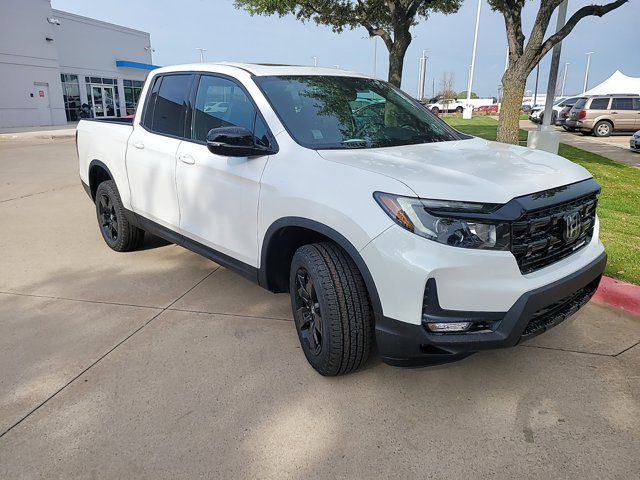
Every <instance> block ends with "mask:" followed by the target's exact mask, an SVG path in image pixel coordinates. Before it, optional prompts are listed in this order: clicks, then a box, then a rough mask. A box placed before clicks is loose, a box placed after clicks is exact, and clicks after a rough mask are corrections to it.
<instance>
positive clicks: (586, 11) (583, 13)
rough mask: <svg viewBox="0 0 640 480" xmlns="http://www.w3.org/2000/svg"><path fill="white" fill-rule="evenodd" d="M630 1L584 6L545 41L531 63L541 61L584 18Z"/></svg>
mask: <svg viewBox="0 0 640 480" xmlns="http://www.w3.org/2000/svg"><path fill="white" fill-rule="evenodd" d="M628 1H629V0H616V1H615V2H611V3H607V4H606V5H587V6H585V7H582V8H581V9H579V10H578V11H576V13H574V14H573V15H572V16H571V18H570V19H569V21H567V23H565V25H564V27H562V28H561V29H560V30H558V31H557V32H556V33H554V34H553V35H551V36H550V37H549V38H547V39H546V40H545V42H544V43H543V44H542V47H541V49H540V52H539V53H538V55H537V56H536V58H535V59H534V61H533V62H532V63H531V65H535V64H536V63H537V62H539V61H540V60H541V59H542V57H544V56H545V55H546V54H547V53H548V52H549V50H551V49H552V48H553V47H554V46H555V45H556V44H557V43H559V42H561V41H562V40H564V38H566V37H567V35H569V34H570V33H571V31H572V30H573V29H574V27H575V26H576V25H577V24H578V22H579V21H580V20H582V19H583V18H585V17H589V16H595V17H602V16H603V15H605V14H607V13H609V12H610V11H612V10H615V9H616V8H618V7H620V6H622V5H624V4H625V3H627V2H628Z"/></svg>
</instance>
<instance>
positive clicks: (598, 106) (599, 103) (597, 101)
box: [589, 98, 609, 110]
mask: <svg viewBox="0 0 640 480" xmlns="http://www.w3.org/2000/svg"><path fill="white" fill-rule="evenodd" d="M608 106H609V99H608V98H594V99H593V100H591V105H590V106H589V108H590V109H591V110H606V109H607V107H608Z"/></svg>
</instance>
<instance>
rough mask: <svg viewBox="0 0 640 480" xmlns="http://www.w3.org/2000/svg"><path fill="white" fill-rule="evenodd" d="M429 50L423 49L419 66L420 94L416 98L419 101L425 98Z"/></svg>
mask: <svg viewBox="0 0 640 480" xmlns="http://www.w3.org/2000/svg"><path fill="white" fill-rule="evenodd" d="M428 52H429V50H426V49H425V50H422V56H421V57H420V63H419V66H418V94H417V95H416V98H417V99H418V101H420V100H422V99H424V82H425V81H426V79H427V59H428V58H429V57H428V56H427V53H428Z"/></svg>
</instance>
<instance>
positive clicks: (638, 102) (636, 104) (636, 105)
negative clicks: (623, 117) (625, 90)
mask: <svg viewBox="0 0 640 480" xmlns="http://www.w3.org/2000/svg"><path fill="white" fill-rule="evenodd" d="M633 109H634V110H640V98H639V97H636V98H634V99H633Z"/></svg>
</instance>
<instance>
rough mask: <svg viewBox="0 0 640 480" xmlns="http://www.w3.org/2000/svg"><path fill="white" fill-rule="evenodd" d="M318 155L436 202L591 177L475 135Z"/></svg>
mask: <svg viewBox="0 0 640 480" xmlns="http://www.w3.org/2000/svg"><path fill="white" fill-rule="evenodd" d="M318 153H319V154H320V156H322V157H323V158H324V159H326V160H330V161H332V162H338V163H342V164H345V165H350V166H353V167H356V168H361V169H363V170H368V171H371V172H376V173H379V174H381V175H385V176H387V177H391V178H394V179H396V180H398V181H400V182H402V183H404V184H405V185H407V186H408V187H409V188H410V189H411V190H413V191H414V192H415V194H416V195H417V196H418V197H421V198H432V199H441V200H461V201H467V202H486V203H506V202H508V201H509V200H511V199H512V198H514V197H519V196H522V195H527V194H531V193H535V192H540V191H543V190H548V189H551V188H554V187H559V186H562V185H568V184H570V183H575V182H579V181H581V180H586V179H588V178H591V174H590V173H589V172H588V171H587V170H585V169H584V168H582V167H581V166H579V165H577V164H575V163H573V162H570V161H568V160H566V159H564V158H562V157H560V156H558V155H553V154H551V153H547V152H543V151H540V150H533V149H530V148H525V147H519V146H515V145H507V144H504V143H497V142H489V141H486V140H482V139H479V138H473V139H469V140H458V141H451V142H439V143H427V144H420V145H406V146H402V147H385V148H372V149H362V150H319V151H318ZM373 188H374V189H375V186H373ZM389 193H394V192H389Z"/></svg>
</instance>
